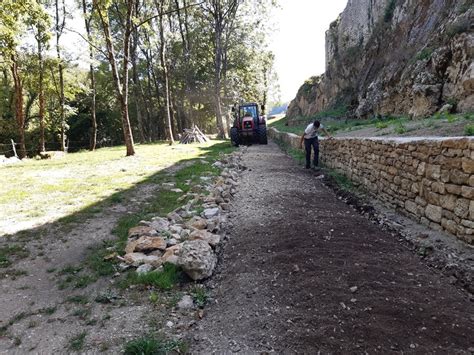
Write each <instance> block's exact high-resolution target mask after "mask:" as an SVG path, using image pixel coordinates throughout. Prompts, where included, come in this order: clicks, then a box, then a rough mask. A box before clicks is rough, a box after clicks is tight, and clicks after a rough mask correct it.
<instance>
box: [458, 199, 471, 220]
mask: <svg viewBox="0 0 474 355" xmlns="http://www.w3.org/2000/svg"><path fill="white" fill-rule="evenodd" d="M470 202H471V201H469V200H466V199H465V198H458V199H457V200H456V206H455V207H454V214H455V215H456V216H458V217H459V218H466V217H467V216H468V215H469V213H470Z"/></svg>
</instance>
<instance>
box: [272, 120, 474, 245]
mask: <svg viewBox="0 0 474 355" xmlns="http://www.w3.org/2000/svg"><path fill="white" fill-rule="evenodd" d="M269 132H270V136H271V137H272V138H274V139H279V140H282V141H284V142H285V143H286V144H288V145H289V146H291V147H293V148H298V145H299V139H300V138H299V137H298V136H296V135H294V134H288V133H281V132H278V131H277V130H275V129H270V131H269ZM320 151H321V161H322V162H323V163H324V164H325V165H326V166H329V167H331V168H333V169H335V170H337V171H339V172H341V173H343V174H344V175H346V176H347V177H348V178H350V179H351V180H352V181H353V182H355V183H356V184H360V185H362V186H363V187H364V188H365V189H366V190H367V191H368V192H369V193H370V194H372V195H373V196H374V197H376V198H378V199H380V200H382V201H384V202H386V203H388V204H390V205H391V206H394V207H396V208H397V209H398V210H400V211H401V212H403V213H405V214H407V215H409V216H411V217H413V218H414V219H416V220H418V221H420V222H421V223H423V224H425V225H427V226H429V227H431V228H434V229H439V230H444V231H446V232H448V233H450V234H452V235H454V236H456V237H457V238H459V239H461V240H463V241H465V242H467V243H470V244H474V175H473V173H474V139H473V138H463V137H462V138H385V139H384V138H343V139H342V138H338V139H333V140H324V139H323V140H321V142H320Z"/></svg>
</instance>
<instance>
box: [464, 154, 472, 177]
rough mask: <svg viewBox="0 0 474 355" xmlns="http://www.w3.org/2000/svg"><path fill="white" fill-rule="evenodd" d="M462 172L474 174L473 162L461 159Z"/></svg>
mask: <svg viewBox="0 0 474 355" xmlns="http://www.w3.org/2000/svg"><path fill="white" fill-rule="evenodd" d="M462 170H463V171H464V172H465V173H468V174H472V173H474V160H473V159H471V158H462Z"/></svg>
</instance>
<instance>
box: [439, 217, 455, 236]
mask: <svg viewBox="0 0 474 355" xmlns="http://www.w3.org/2000/svg"><path fill="white" fill-rule="evenodd" d="M441 226H442V227H443V228H444V229H445V230H446V231H448V232H449V233H451V234H456V232H457V224H456V222H454V221H452V220H449V219H446V218H443V219H442V220H441Z"/></svg>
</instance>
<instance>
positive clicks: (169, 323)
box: [166, 320, 174, 328]
mask: <svg viewBox="0 0 474 355" xmlns="http://www.w3.org/2000/svg"><path fill="white" fill-rule="evenodd" d="M173 325H174V323H173V322H172V321H170V320H169V321H167V322H166V326H167V327H168V328H173Z"/></svg>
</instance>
